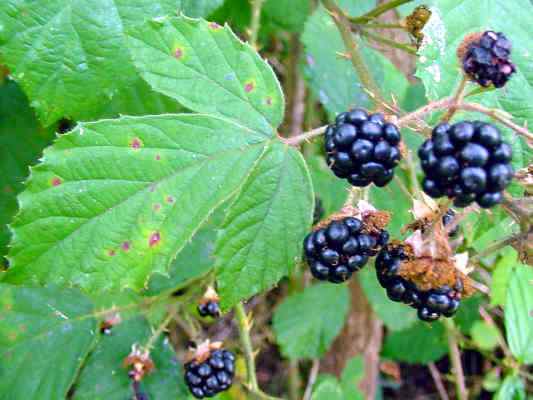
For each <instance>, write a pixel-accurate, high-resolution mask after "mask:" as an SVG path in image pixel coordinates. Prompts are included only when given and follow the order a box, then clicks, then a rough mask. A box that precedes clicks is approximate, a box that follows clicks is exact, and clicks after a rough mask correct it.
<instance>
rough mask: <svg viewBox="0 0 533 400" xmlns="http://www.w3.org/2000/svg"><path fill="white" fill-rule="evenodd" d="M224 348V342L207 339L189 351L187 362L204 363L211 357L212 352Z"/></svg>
mask: <svg viewBox="0 0 533 400" xmlns="http://www.w3.org/2000/svg"><path fill="white" fill-rule="evenodd" d="M221 348H222V342H210V341H209V340H206V341H204V342H202V343H200V344H199V345H198V346H197V347H196V348H194V349H190V350H189V353H188V354H187V356H186V357H185V362H186V363H190V362H193V361H194V362H197V363H202V362H204V361H205V360H207V359H208V358H209V356H210V355H211V352H212V351H214V350H219V349H221Z"/></svg>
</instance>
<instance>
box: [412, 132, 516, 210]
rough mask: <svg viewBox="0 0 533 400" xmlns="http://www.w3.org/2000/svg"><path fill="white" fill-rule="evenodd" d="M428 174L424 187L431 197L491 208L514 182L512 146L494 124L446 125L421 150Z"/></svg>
mask: <svg viewBox="0 0 533 400" xmlns="http://www.w3.org/2000/svg"><path fill="white" fill-rule="evenodd" d="M418 156H419V158H420V160H421V165H422V169H423V171H424V173H425V175H426V177H425V178H424V181H423V182H422V188H423V189H424V191H425V192H426V193H427V194H428V195H429V196H431V197H434V198H438V197H443V196H447V197H448V198H450V199H454V204H455V206H457V207H466V206H467V205H469V204H470V203H472V202H474V201H476V202H477V203H478V204H479V205H480V206H481V207H484V208H489V207H492V206H494V205H496V204H498V203H500V202H501V201H502V199H503V195H502V192H503V191H504V190H505V188H506V187H507V186H508V185H509V184H510V183H511V180H512V178H513V174H514V172H513V167H512V166H511V158H512V150H511V147H510V146H509V145H508V144H507V143H504V142H503V141H502V137H501V133H500V131H499V130H498V128H496V127H495V126H494V125H492V124H489V123H485V122H480V121H473V122H471V121H462V122H458V123H456V124H453V125H451V126H450V125H448V124H447V123H442V124H439V125H437V126H436V127H435V128H434V129H433V133H432V136H431V138H430V139H428V140H426V141H425V142H424V143H423V144H422V146H421V147H420V148H419V149H418Z"/></svg>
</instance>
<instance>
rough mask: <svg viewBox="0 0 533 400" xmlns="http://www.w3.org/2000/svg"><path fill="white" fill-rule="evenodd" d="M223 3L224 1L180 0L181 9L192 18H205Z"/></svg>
mask: <svg viewBox="0 0 533 400" xmlns="http://www.w3.org/2000/svg"><path fill="white" fill-rule="evenodd" d="M223 3H224V0H181V9H182V10H183V11H184V13H185V14H186V15H187V16H189V17H193V18H200V17H205V16H208V15H209V14H211V13H212V12H213V11H215V10H216V9H217V8H219V7H220V6H221V5H222V4H223Z"/></svg>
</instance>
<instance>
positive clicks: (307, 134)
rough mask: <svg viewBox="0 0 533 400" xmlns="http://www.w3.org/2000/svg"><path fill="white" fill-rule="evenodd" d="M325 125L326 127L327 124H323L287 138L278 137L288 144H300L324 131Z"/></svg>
mask: <svg viewBox="0 0 533 400" xmlns="http://www.w3.org/2000/svg"><path fill="white" fill-rule="evenodd" d="M327 127H328V126H327V125H324V126H321V127H319V128H316V129H313V130H311V131H309V132H304V133H302V134H301V135H298V136H293V137H290V138H287V139H285V138H281V137H280V139H281V140H282V141H283V142H284V143H285V144H288V145H289V146H298V145H300V144H301V143H303V142H308V141H310V140H311V139H314V138H315V137H318V136H320V135H322V134H323V133H324V132H325V131H326V128H327Z"/></svg>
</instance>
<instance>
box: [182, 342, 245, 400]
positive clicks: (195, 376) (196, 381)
mask: <svg viewBox="0 0 533 400" xmlns="http://www.w3.org/2000/svg"><path fill="white" fill-rule="evenodd" d="M234 375H235V356H234V355H233V353H232V352H230V351H228V350H224V349H223V348H222V343H220V342H217V343H209V342H206V343H204V344H202V345H200V346H199V347H198V349H197V350H196V353H195V355H194V357H193V358H192V359H191V360H189V361H188V362H186V363H185V383H186V384H187V386H188V387H189V390H190V392H191V394H192V395H193V396H194V397H196V398H197V399H202V398H204V397H213V396H215V395H216V394H217V393H220V392H223V391H225V390H228V389H229V387H230V386H231V384H232V382H233V377H234Z"/></svg>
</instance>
